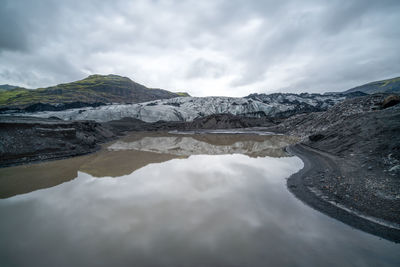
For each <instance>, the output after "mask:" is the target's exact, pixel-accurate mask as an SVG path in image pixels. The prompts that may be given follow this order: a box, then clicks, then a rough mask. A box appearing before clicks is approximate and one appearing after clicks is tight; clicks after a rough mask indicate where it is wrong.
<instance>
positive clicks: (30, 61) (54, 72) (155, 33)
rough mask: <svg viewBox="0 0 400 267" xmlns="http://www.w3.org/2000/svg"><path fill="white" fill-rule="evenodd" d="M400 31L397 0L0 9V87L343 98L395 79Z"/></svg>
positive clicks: (71, 2)
mask: <svg viewBox="0 0 400 267" xmlns="http://www.w3.org/2000/svg"><path fill="white" fill-rule="evenodd" d="M399 25H400V1H399V0H393V1H390V0H371V1H369V0H356V1H352V0H343V1H341V0H329V1H324V0H302V1H299V0H293V1H290V0H288V1H282V0H281V1H267V0H254V1H251V0H243V1H238V0H226V1H223V0H211V1H200V0H195V1H173V0H171V1H162V0H152V1H150V0H149V1H140V0H132V1H128V0H110V1H84V0H63V1H60V0H37V1H31V0H0V84H4V83H8V84H15V85H20V86H26V87H30V88H36V87H44V86H50V85H54V84H58V83H63V82H70V81H74V80H79V79H82V78H84V77H86V76H87V75H90V74H95V73H99V74H110V73H113V74H119V75H123V76H128V77H129V78H131V79H132V80H134V81H136V82H139V83H142V84H144V85H146V86H148V87H159V88H164V89H168V90H172V91H187V92H189V93H190V94H192V95H195V96H206V95H227V96H245V95H248V94H249V93H252V92H259V93H260V92H265V93H270V92H276V91H282V92H305V91H308V92H325V91H341V90H345V89H348V88H351V87H354V86H356V85H359V84H362V83H366V82H369V81H373V80H380V79H384V78H390V77H394V76H400V26H399Z"/></svg>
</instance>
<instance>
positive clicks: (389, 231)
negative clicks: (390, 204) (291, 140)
mask: <svg viewBox="0 0 400 267" xmlns="http://www.w3.org/2000/svg"><path fill="white" fill-rule="evenodd" d="M287 151H288V152H289V153H290V154H292V155H295V156H298V157H299V158H300V159H301V160H302V161H303V163H304V167H303V169H301V170H300V171H299V172H297V173H295V174H293V175H291V176H290V177H289V178H288V179H287V187H288V190H289V191H290V192H291V193H293V194H294V195H295V196H296V197H297V198H298V199H299V200H301V201H302V202H304V203H305V204H306V205H308V206H310V207H312V208H313V209H315V210H317V211H319V212H322V213H324V214H326V215H328V216H330V217H332V218H334V219H337V220H339V221H341V222H343V223H345V224H347V225H349V226H351V227H353V228H355V229H359V230H362V231H364V232H367V233H370V234H372V235H376V236H378V237H381V238H384V239H387V240H390V241H392V242H395V243H400V229H398V228H397V225H396V224H395V223H393V224H392V223H390V222H385V221H383V220H381V219H380V218H377V217H373V216H370V215H368V214H365V213H363V212H361V211H355V210H352V209H351V208H348V207H346V206H345V205H341V204H340V202H336V201H334V200H333V201H332V200H331V199H330V198H329V196H326V195H324V194H323V193H322V192H320V191H319V190H318V189H316V190H315V187H317V186H316V185H315V184H314V183H313V178H314V179H315V178H316V177H319V175H320V173H322V172H324V173H329V175H330V176H340V175H342V174H341V169H342V168H341V167H344V166H340V165H343V164H342V163H340V162H339V160H338V159H337V157H335V156H333V155H330V154H328V153H326V152H322V151H318V150H316V149H313V148H311V147H307V146H305V145H303V144H296V145H292V146H289V147H287ZM359 175H360V176H362V175H363V174H362V173H360V174H359ZM335 202H336V204H335ZM389 225H391V226H389Z"/></svg>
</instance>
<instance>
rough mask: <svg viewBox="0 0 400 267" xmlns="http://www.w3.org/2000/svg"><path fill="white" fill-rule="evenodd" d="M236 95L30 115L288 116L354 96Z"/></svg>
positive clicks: (103, 117)
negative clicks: (269, 98)
mask: <svg viewBox="0 0 400 267" xmlns="http://www.w3.org/2000/svg"><path fill="white" fill-rule="evenodd" d="M274 95H275V97H274V98H271V100H268V101H267V98H268V97H269V96H268V95H250V96H248V97H246V98H234V97H178V98H172V99H165V100H156V101H150V102H145V103H138V104H129V105H107V106H101V107H96V108H80V109H70V110H65V111H60V112H39V113H26V114H25V115H29V116H39V117H52V116H54V117H58V118H60V119H63V120H95V121H97V122H106V121H112V120H120V119H122V118H125V117H128V118H135V119H139V120H142V121H145V122H156V121H160V120H162V121H186V122H187V121H193V120H194V119H196V118H202V117H205V116H208V115H213V114H232V115H240V116H246V117H256V118H261V117H270V118H285V117H288V116H291V115H293V114H299V113H304V112H309V111H323V110H326V109H328V108H329V107H332V106H333V105H334V104H335V103H338V102H341V101H343V100H345V99H346V98H350V97H353V95H352V94H349V95H348V96H343V95H330V96H324V95H318V94H313V95H309V94H302V95H293V94H274Z"/></svg>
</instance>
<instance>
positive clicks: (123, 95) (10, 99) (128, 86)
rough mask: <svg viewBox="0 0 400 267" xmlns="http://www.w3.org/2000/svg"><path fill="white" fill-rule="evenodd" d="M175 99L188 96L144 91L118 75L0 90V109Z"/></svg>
mask: <svg viewBox="0 0 400 267" xmlns="http://www.w3.org/2000/svg"><path fill="white" fill-rule="evenodd" d="M178 96H188V94H187V93H173V92H170V91H167V90H162V89H153V88H147V87H145V86H143V85H141V84H138V83H136V82H134V81H132V80H131V79H129V78H127V77H122V76H118V75H111V74H110V75H90V76H89V77H87V78H85V79H83V80H80V81H76V82H71V83H64V84H59V85H56V86H51V87H47V88H38V89H33V90H30V89H25V88H18V87H15V86H10V85H3V86H0V107H26V106H29V105H32V104H35V103H48V104H58V103H72V102H86V103H96V102H103V103H139V102H146V101H151V100H156V99H166V98H173V97H178Z"/></svg>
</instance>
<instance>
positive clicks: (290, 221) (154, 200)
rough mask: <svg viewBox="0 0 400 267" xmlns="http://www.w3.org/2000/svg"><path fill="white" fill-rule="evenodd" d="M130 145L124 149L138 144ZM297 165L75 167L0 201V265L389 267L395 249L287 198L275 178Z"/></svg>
mask: <svg viewBox="0 0 400 267" xmlns="http://www.w3.org/2000/svg"><path fill="white" fill-rule="evenodd" d="M156 138H159V137H156ZM196 138H197V137H196ZM198 138H206V137H198ZM207 138H210V139H209V140H208V143H209V144H210V143H211V144H212V143H215V142H217V141H218V143H219V145H222V146H224V145H227V144H229V143H232V142H233V141H232V140H233V139H232V140H229V138H225V139H224V140H219V139H214V137H207ZM241 138H242V137H241ZM133 139H135V138H133ZM136 139H137V140H125V141H124V142H125V143H126V144H127V145H128V144H135V145H133V146H134V147H136V146H139V144H141V145H144V143H146V144H147V143H148V142H147V141H143V139H142V138H136ZM140 140H142V141H140ZM153 140H155V139H153ZM160 140H164V139H158V141H160ZM180 140H181V141H179V142H177V143H176V142H175V141H176V140H175V141H173V139H167V141H166V142H165V143H164V144H162V145H161V144H160V147H159V148H160V149H159V150H160V151H162V152H163V153H164V152H165V151H166V150H167V151H169V152H168V153H170V152H171V151H178V153H177V154H178V155H182V154H184V155H186V154H185V153H187V151H191V149H192V148H193V146H192V145H191V146H189V148H190V149H187V147H186V145H183V144H184V143H186V142H189V141H191V140H188V139H180ZM216 140H217V141H216ZM137 141H139V142H137ZM236 141H237V140H236ZM171 142H172V143H174V142H175V143H176V144H179V145H178V148H179V149H175V148H176V147H174V146H171ZM150 143H151V141H150ZM158 143H159V142H158ZM195 143H196V142H195ZM234 143H236V142H233V143H232V144H234ZM115 144H117V143H115ZM120 144H122V143H120ZM203 145H204V144H203ZM111 147H112V145H111ZM145 147H146V146H143V147H142V148H143V149H145ZM239 147H242V146H239ZM260 147H264V145H261V146H260ZM128 148H129V149H132V145H130V147H129V146H128ZM140 148H141V147H136V149H140ZM129 149H128V150H121V151H106V153H122V154H124V153H125V152H127V151H130V150H129ZM152 149H153V152H154V149H155V147H153V148H152ZM200 149H202V148H200ZM235 149H236V148H235ZM235 149H234V150H235ZM240 149H242V148H240ZM160 151H158V152H157V153H153V152H152V154H150V155H158V153H159V152H160ZM213 151H215V150H213ZM136 153H137V154H135V155H137V156H138V155H141V153H148V152H146V151H144V152H141V151H139V152H138V151H137V152H136ZM160 153H161V152H160ZM216 154H220V152H219V150H218V151H217V152H216ZM125 155H126V154H125ZM119 159H120V160H122V158H119ZM130 160H131V161H132V160H134V159H130ZM67 162H68V161H66V163H65V164H67ZM100 162H102V161H98V163H99V164H98V166H100ZM121 163H122V162H121ZM115 164H117V163H116V162H115ZM86 166H87V165H86ZM302 166H303V164H302V162H301V160H300V159H299V158H297V157H287V156H285V157H275V158H274V157H269V156H264V157H250V156H247V155H243V154H233V155H191V156H184V157H183V158H175V159H171V160H168V161H164V162H161V163H153V164H148V165H146V166H144V167H142V168H139V169H137V170H136V171H134V172H132V173H130V174H126V175H122V176H120V177H117V178H112V177H103V178H102V179H96V178H95V177H94V176H93V175H91V174H88V173H87V172H84V171H83V169H82V168H80V169H79V171H78V173H77V178H76V179H74V180H71V181H69V182H65V183H63V184H61V185H58V186H55V187H52V188H47V189H42V190H37V191H34V192H31V193H28V194H22V195H18V196H14V197H10V198H7V199H3V200H0V214H1V220H0V236H1V239H0V263H1V264H0V265H2V266H263V267H264V266H335V265H336V266H398V264H399V257H398V255H399V253H398V251H399V245H397V244H394V243H391V242H388V241H385V240H380V239H379V238H376V237H374V236H371V235H369V234H366V233H363V232H361V231H358V230H355V229H352V228H350V227H348V226H347V225H344V224H342V223H340V222H338V221H336V220H333V219H331V218H329V217H327V216H325V215H323V214H321V213H319V212H316V211H315V210H313V209H311V208H309V207H307V206H306V205H304V204H303V203H301V202H300V201H298V200H297V199H296V198H295V197H293V196H292V195H291V194H290V193H289V192H288V190H287V189H286V180H285V178H287V177H289V176H290V175H291V174H292V173H295V172H297V171H298V170H300V169H301V168H302ZM89 169H90V168H89Z"/></svg>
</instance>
